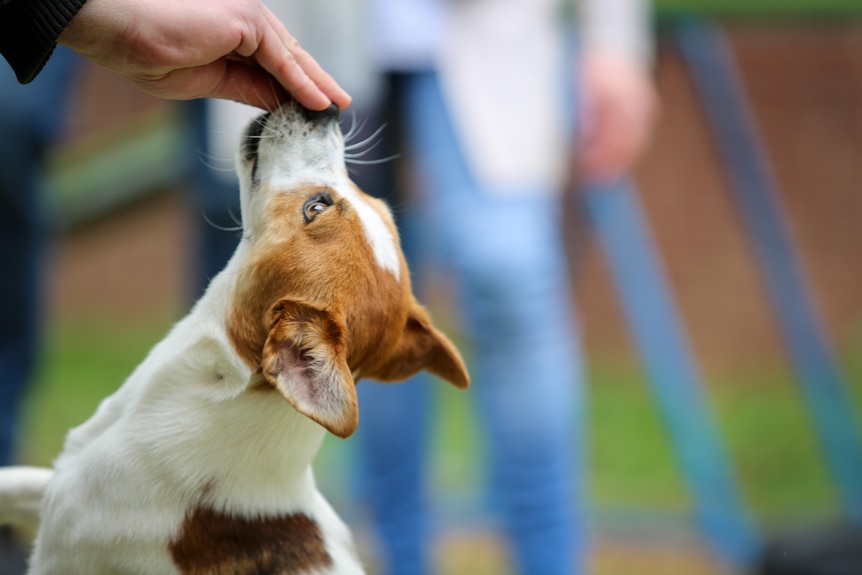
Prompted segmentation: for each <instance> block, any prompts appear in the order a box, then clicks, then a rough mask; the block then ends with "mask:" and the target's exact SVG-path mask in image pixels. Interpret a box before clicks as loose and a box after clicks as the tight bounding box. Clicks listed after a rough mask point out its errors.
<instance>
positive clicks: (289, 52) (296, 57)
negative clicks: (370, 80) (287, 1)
mask: <svg viewBox="0 0 862 575" xmlns="http://www.w3.org/2000/svg"><path fill="white" fill-rule="evenodd" d="M262 10H263V13H264V16H265V23H264V24H263V35H262V37H261V38H260V43H259V45H258V47H257V50H256V51H255V52H254V54H253V57H254V59H255V60H256V61H257V62H258V63H259V64H260V66H261V67H262V68H263V69H265V70H266V71H267V72H269V73H270V74H272V76H273V77H274V78H275V79H276V80H277V81H278V83H280V84H281V85H282V86H283V87H284V88H285V90H287V91H288V92H289V93H290V94H291V95H292V96H293V97H294V98H295V99H296V100H297V101H298V102H299V103H300V104H302V105H303V106H305V107H306V108H308V109H310V110H323V109H325V108H326V107H327V106H329V104H330V103H334V104H335V105H337V106H338V107H339V108H346V107H347V106H349V105H350V96H348V95H347V93H346V92H345V91H344V90H342V89H341V87H340V86H339V85H338V84H337V83H336V82H335V80H333V79H332V77H331V76H330V75H329V74H327V73H326V72H325V71H324V70H323V69H322V68H321V67H320V65H319V64H318V63H317V61H315V60H314V58H312V57H311V55H310V54H308V52H306V51H305V50H304V49H303V48H302V47H301V46H300V45H299V43H298V42H297V41H296V39H294V38H293V36H291V35H290V34H289V33H288V31H287V30H286V29H285V27H284V25H283V24H282V23H281V22H280V21H279V20H278V19H277V18H276V17H275V15H273V14H272V12H270V11H269V9H268V8H266V7H265V6H262Z"/></svg>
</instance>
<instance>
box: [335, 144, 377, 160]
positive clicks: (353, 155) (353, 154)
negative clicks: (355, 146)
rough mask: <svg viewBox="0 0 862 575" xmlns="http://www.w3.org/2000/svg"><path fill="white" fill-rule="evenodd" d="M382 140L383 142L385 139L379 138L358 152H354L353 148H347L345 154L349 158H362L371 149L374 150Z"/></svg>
mask: <svg viewBox="0 0 862 575" xmlns="http://www.w3.org/2000/svg"><path fill="white" fill-rule="evenodd" d="M382 142H383V140H377V141H376V142H374V143H372V144H371V145H370V146H368V147H367V148H365V149H364V150H360V151H358V152H353V151H352V149H351V150H347V149H345V153H344V155H345V156H346V157H348V158H361V157H362V156H365V155H366V154H368V153H369V152H370V151H371V150H373V149H374V148H376V147H377V146H379V145H380V144H381V143H382Z"/></svg>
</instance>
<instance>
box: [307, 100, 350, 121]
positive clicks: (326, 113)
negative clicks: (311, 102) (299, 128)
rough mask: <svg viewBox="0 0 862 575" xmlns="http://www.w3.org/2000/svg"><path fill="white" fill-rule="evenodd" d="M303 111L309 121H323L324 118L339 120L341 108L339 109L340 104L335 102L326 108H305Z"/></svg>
mask: <svg viewBox="0 0 862 575" xmlns="http://www.w3.org/2000/svg"><path fill="white" fill-rule="evenodd" d="M303 112H304V113H305V117H306V118H308V119H309V121H311V122H322V121H324V120H337V119H338V114H339V113H340V112H341V110H339V109H338V106H336V105H335V104H330V105H329V107H328V108H326V109H324V110H309V109H308V108H303Z"/></svg>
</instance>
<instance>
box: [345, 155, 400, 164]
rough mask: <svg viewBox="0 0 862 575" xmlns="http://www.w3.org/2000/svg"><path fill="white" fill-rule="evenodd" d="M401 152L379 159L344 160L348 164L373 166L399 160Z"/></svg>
mask: <svg viewBox="0 0 862 575" xmlns="http://www.w3.org/2000/svg"><path fill="white" fill-rule="evenodd" d="M400 157H401V155H400V154H395V155H394V156H389V157H388V158H380V159H379V160H357V159H356V158H345V159H344V161H345V162H346V163H348V164H357V165H360V166H373V165H376V164H385V163H386V162H391V161H392V160H397V159H398V158H400Z"/></svg>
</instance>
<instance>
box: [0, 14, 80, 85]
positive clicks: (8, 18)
mask: <svg viewBox="0 0 862 575" xmlns="http://www.w3.org/2000/svg"><path fill="white" fill-rule="evenodd" d="M85 1H86V0H0V54H2V55H3V57H4V58H5V59H6V60H7V61H8V62H9V65H10V66H12V69H13V70H14V71H15V75H16V76H17V77H18V81H19V82H21V83H22V84H26V83H28V82H30V81H32V80H33V79H34V78H35V77H36V76H37V75H38V74H39V72H40V71H41V70H42V67H43V66H45V63H46V62H47V61H48V58H49V57H50V56H51V53H52V52H53V51H54V47H55V46H56V45H57V38H58V37H59V36H60V33H61V32H63V30H64V29H65V28H66V26H68V24H69V22H70V21H71V20H72V18H74V17H75V14H77V13H78V10H80V8H81V6H83V5H84V2H85Z"/></svg>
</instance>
